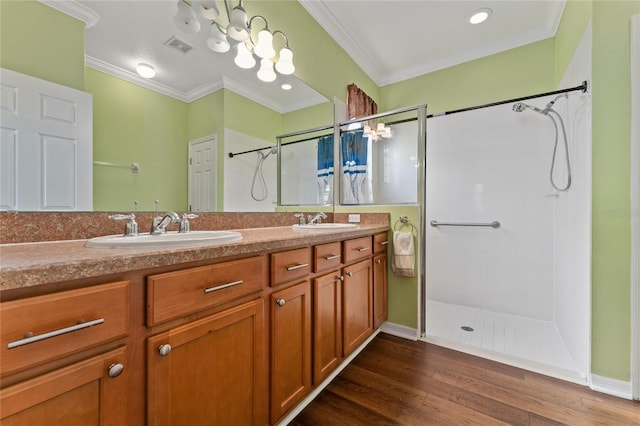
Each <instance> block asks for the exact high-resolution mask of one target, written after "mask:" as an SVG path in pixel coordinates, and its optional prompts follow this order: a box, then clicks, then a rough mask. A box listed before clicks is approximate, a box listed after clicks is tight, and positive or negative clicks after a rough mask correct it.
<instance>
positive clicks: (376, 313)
mask: <svg viewBox="0 0 640 426" xmlns="http://www.w3.org/2000/svg"><path fill="white" fill-rule="evenodd" d="M387 316H388V308H387V254H386V253H383V254H378V255H376V256H374V257H373V328H374V329H376V328H378V327H380V326H381V325H382V323H383V322H385V321H386V320H387Z"/></svg>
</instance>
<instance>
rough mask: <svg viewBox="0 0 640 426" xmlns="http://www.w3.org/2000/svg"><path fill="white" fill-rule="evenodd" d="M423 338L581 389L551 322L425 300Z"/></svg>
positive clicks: (582, 377) (577, 374) (580, 379)
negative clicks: (569, 383) (575, 384)
mask: <svg viewBox="0 0 640 426" xmlns="http://www.w3.org/2000/svg"><path fill="white" fill-rule="evenodd" d="M423 340H424V341H426V342H429V343H433V344H436V345H439V346H444V347H447V348H450V349H454V350H458V351H461V352H465V353H469V354H472V355H476V356H480V357H483V358H488V359H491V360H494V361H498V362H501V363H504V364H508V365H512V366H515V367H519V368H523V369H526V370H530V371H534V372H536V373H540V374H544V375H547V376H551V377H556V378H558V379H562V380H566V381H569V382H572V383H578V384H581V385H587V379H586V377H585V374H584V373H581V372H580V371H579V369H578V367H577V365H576V363H575V361H574V360H573V358H572V357H571V356H570V355H569V353H568V352H567V349H566V347H565V345H564V343H563V341H562V338H561V337H560V334H559V333H558V331H557V329H556V327H555V325H554V323H553V322H552V321H541V320H535V319H530V318H523V317H519V316H515V315H507V314H501V313H496V312H491V311H484V310H480V309H474V308H468V307H464V306H458V305H451V304H446V303H440V302H434V301H427V333H426V336H425V337H424V338H423Z"/></svg>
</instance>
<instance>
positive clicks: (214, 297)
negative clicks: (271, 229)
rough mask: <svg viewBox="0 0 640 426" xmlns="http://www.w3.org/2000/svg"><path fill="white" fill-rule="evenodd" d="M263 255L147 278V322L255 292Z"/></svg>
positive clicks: (260, 279) (261, 275)
mask: <svg viewBox="0 0 640 426" xmlns="http://www.w3.org/2000/svg"><path fill="white" fill-rule="evenodd" d="M264 270H265V264H264V258H263V257H262V256H256V257H251V258H248V259H241V260H233V261H230V262H224V263H219V264H217V265H210V266H202V267H199V268H191V269H185V270H182V271H175V272H168V273H164V274H158V275H150V276H148V277H147V325H149V326H151V325H155V324H159V323H161V322H165V321H169V320H171V319H175V318H179V317H182V316H185V315H187V314H191V313H194V312H198V311H202V310H204V309H207V308H210V307H213V306H216V305H220V304H222V303H225V302H228V301H230V300H233V299H235V298H238V297H241V296H245V295H248V294H251V293H253V292H258V291H260V290H261V289H262V284H263V281H264Z"/></svg>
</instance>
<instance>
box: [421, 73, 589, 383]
mask: <svg viewBox="0 0 640 426" xmlns="http://www.w3.org/2000/svg"><path fill="white" fill-rule="evenodd" d="M584 88H585V90H586V83H585V85H584ZM572 90H573V91H574V92H578V93H571V94H569V95H568V96H567V94H565V93H557V92H556V93H551V94H546V95H545V96H542V95H541V96H535V97H531V98H530V99H524V98H521V99H516V100H512V101H511V102H500V103H496V104H492V105H488V106H482V107H474V108H469V109H467V110H464V111H460V112H461V113H459V114H442V115H435V116H432V117H430V118H429V119H428V120H427V150H426V151H427V152H426V184H425V223H426V224H427V226H426V227H425V268H424V271H425V318H426V319H425V322H426V329H425V335H426V337H425V339H426V340H428V341H431V342H433V343H436V344H441V345H443V346H449V347H453V348H455V349H459V350H463V351H466V352H470V353H475V354H478V355H481V356H487V357H489V358H493V359H497V360H499V361H502V362H508V363H511V364H514V365H518V366H521V367H524V368H528V369H532V370H535V371H540V372H544V373H547V374H552V375H555V376H556V377H562V378H565V379H568V380H572V381H575V382H579V383H584V382H585V380H586V379H585V377H586V374H587V373H588V370H589V330H590V325H589V322H590V319H589V318H590V317H589V297H590V296H589V294H590V289H589V282H590V281H589V271H590V264H589V251H590V249H589V247H590V240H589V239H590V237H589V235H590V227H589V225H590V216H589V215H588V214H585V212H586V211H588V210H589V203H590V190H591V185H590V183H591V181H590V156H589V154H590V136H589V135H590V128H591V126H590V121H589V120H590V109H589V107H588V104H589V97H588V95H582V94H580V93H579V92H580V91H581V90H580V88H579V87H578V88H574V89H572ZM514 111H515V112H520V113H522V114H514ZM526 111H531V112H532V113H530V114H527V113H525V112H526ZM587 116H588V119H586V118H585V117H587ZM545 117H549V119H551V121H552V122H553V126H550V125H549V122H548V121H547V118H545ZM559 144H561V145H562V150H560V149H558V148H559V147H558V145H559ZM550 155H551V159H552V164H551V171H550V172H549V168H548V164H549V157H550ZM562 156H564V158H561V157H562ZM572 178H573V179H572ZM561 179H562V180H561ZM569 187H571V191H567V190H568V189H569ZM498 224H499V226H497V225H498Z"/></svg>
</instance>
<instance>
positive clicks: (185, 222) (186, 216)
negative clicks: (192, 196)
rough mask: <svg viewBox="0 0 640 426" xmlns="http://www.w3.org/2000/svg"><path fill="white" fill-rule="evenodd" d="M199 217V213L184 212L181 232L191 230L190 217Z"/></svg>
mask: <svg viewBox="0 0 640 426" xmlns="http://www.w3.org/2000/svg"><path fill="white" fill-rule="evenodd" d="M196 217H198V215H197V214H194V213H183V214H182V220H181V221H180V231H178V232H180V233H183V234H184V233H187V232H190V231H191V225H190V224H189V219H195V218H196Z"/></svg>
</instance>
